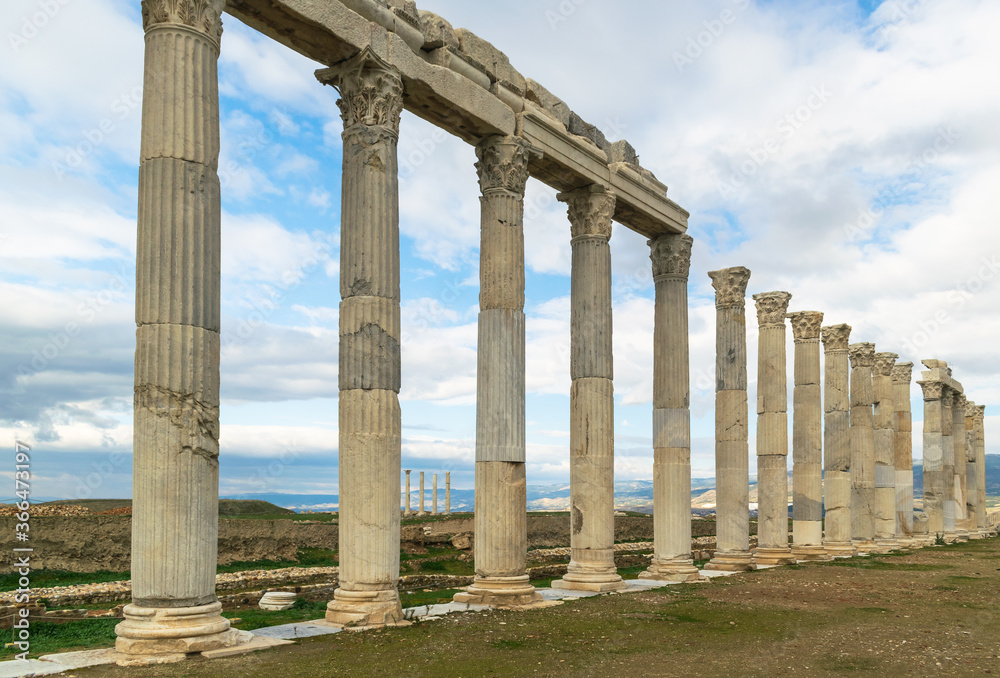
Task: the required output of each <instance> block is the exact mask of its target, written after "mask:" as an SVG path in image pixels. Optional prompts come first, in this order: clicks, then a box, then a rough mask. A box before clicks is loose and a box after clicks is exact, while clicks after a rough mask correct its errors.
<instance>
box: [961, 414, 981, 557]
mask: <svg viewBox="0 0 1000 678" xmlns="http://www.w3.org/2000/svg"><path fill="white" fill-rule="evenodd" d="M978 478H979V465H978V459H977V458H976V404H975V403H974V402H972V401H971V400H966V402H965V506H966V510H965V513H966V529H967V530H968V532H969V536H971V537H974V538H976V539H978V538H979V536H980V535H979V511H980V510H981V509H980V507H979V492H978V485H979V480H978Z"/></svg>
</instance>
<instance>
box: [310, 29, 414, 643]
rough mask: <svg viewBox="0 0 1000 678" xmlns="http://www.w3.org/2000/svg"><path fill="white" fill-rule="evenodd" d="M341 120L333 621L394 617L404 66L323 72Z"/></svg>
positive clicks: (361, 61) (363, 56)
mask: <svg viewBox="0 0 1000 678" xmlns="http://www.w3.org/2000/svg"><path fill="white" fill-rule="evenodd" d="M316 77H317V79H319V81H320V82H322V83H324V84H328V85H331V86H334V87H336V88H337V90H338V91H339V92H340V100H339V101H338V102H337V106H338V107H339V108H340V113H341V118H342V119H343V123H344V131H343V134H342V138H343V148H344V151H343V176H342V187H341V195H342V197H341V228H340V232H341V246H340V296H341V303H340V374H339V381H340V399H339V403H340V404H339V408H340V451H339V474H340V507H339V513H340V518H339V520H340V533H339V544H340V547H339V552H340V572H339V583H338V587H337V589H336V590H335V591H334V594H333V600H331V601H330V603H329V604H328V605H327V612H326V619H327V621H329V622H332V623H335V624H345V625H346V624H351V625H358V626H367V625H383V624H393V623H396V622H398V621H401V620H402V618H403V613H402V608H401V607H400V604H399V592H398V590H397V584H398V581H399V529H400V527H399V524H400V523H399V520H400V517H399V503H398V502H399V499H398V495H397V492H398V491H399V490H398V488H399V485H398V482H399V473H400V470H401V459H402V457H401V422H400V408H399V388H400V346H399V339H400V293H399V176H398V161H397V146H398V143H399V119H400V113H401V112H402V110H403V83H402V79H401V77H400V74H399V71H398V70H397V69H396V68H395V67H394V66H391V65H389V64H388V63H386V62H385V61H384V60H383V59H382V58H381V57H379V56H378V55H377V54H376V53H375V52H374V51H372V50H371V49H370V48H365V49H364V50H362V51H361V53H360V54H358V55H357V56H354V57H352V58H351V59H348V60H347V61H345V62H342V63H340V64H337V65H335V66H333V67H331V68H327V69H323V70H320V71H317V72H316Z"/></svg>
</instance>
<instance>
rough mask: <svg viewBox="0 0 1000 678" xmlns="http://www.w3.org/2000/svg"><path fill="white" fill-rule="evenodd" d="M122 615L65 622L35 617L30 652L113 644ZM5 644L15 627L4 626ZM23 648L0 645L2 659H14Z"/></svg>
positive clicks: (32, 622)
mask: <svg viewBox="0 0 1000 678" xmlns="http://www.w3.org/2000/svg"><path fill="white" fill-rule="evenodd" d="M119 621H120V620H118V619H83V620H80V621H70V622H65V623H62V624H57V623H54V622H43V621H34V620H32V621H31V628H30V632H31V639H30V642H31V648H30V650H29V656H31V657H37V656H38V655H43V654H49V653H51V652H58V651H68V650H74V649H87V648H97V647H111V646H112V645H114V644H115V625H116V624H118V622H119ZM2 633H3V637H4V644H6V643H7V642H9V639H10V637H11V635H10V634H11V629H3V631H2ZM20 652H21V650H19V649H17V648H11V647H3V648H0V659H13V658H14V655H15V654H18V653H20Z"/></svg>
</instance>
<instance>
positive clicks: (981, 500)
mask: <svg viewBox="0 0 1000 678" xmlns="http://www.w3.org/2000/svg"><path fill="white" fill-rule="evenodd" d="M975 423H976V426H975V441H976V494H977V499H976V503H977V504H978V506H979V509H980V510H979V512H978V513H977V514H976V518H977V525H978V527H979V530H980V533H985V532H988V531H989V527H990V523H989V520H987V518H986V426H985V424H986V406H985V405H976V412H975Z"/></svg>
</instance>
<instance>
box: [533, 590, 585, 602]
mask: <svg viewBox="0 0 1000 678" xmlns="http://www.w3.org/2000/svg"><path fill="white" fill-rule="evenodd" d="M535 590H536V591H538V593H539V594H541V596H542V600H567V599H570V598H590V597H591V596H597V595H600V594H599V593H598V592H597V591H574V590H572V589H535Z"/></svg>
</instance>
